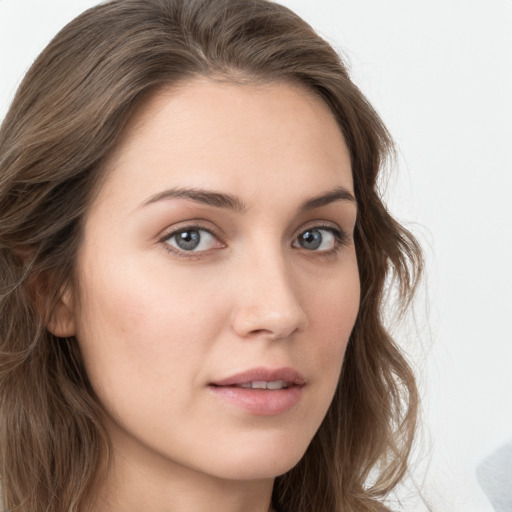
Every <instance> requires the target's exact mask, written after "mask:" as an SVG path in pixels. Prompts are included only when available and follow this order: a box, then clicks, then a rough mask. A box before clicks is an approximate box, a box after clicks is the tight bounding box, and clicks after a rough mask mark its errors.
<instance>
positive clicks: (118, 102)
mask: <svg viewBox="0 0 512 512" xmlns="http://www.w3.org/2000/svg"><path fill="white" fill-rule="evenodd" d="M195 76H206V77H208V76H214V77H221V78H223V79H226V80H232V81H254V80H264V81H287V82H293V83H298V84H301V85H302V86H305V87H307V88H309V90H311V91H312V92H314V93H315V94H317V95H318V96H320V97H321V98H323V100H324V101H325V102H326V104H327V105H328V106H329V107H330V109H331V110H332V112H333V113H334V114H335V116H336V118H337V120H338V122H339V126H340V128H341V130H342V132H343V135H344V137H345V140H346V143H347V145H348V147H349V150H350V155H351V159H352V170H353V178H354V186H355V194H356V197H357V201H358V208H359V212H358V219H357V225H356V232H355V240H356V251H357V257H358V264H359V269H360V280H361V290H362V295H361V303H360V311H359V315H358V318H357V322H356V325H355V328H354V330H353V332H352V335H351V337H350V341H349V344H348V348H347V352H346V355H345V360H344V366H343V371H342V375H341V378H340V382H339V387H338V390H337V392H336V394H335V397H334V400H333V403H332V405H331V407H330V409H329V411H328V413H327V416H326V418H325V420H324V421H323V423H322V425H321V427H320V429H319V431H318V432H317V434H316V435H315V437H314V439H313V441H312V442H311V445H310V446H309V448H308V450H307V452H306V454H305V455H304V457H303V458H302V459H301V461H300V462H299V463H298V464H297V466H295V467H294V468H293V469H291V470H290V471H289V472H287V473H286V474H284V475H282V476H280V477H278V478H277V480H276V483H275V486H274V492H273V505H274V506H275V507H276V508H277V509H279V510H283V511H292V510H293V511H294V512H341V511H344V512H350V511H354V512H355V511H357V512H365V511H376V510H386V509H385V507H384V506H383V499H384V498H385V497H386V495H387V494H388V493H389V492H390V491H391V490H392V489H393V488H394V487H395V486H396V484H397V483H398V482H399V481H400V480H401V479H402V478H403V476H404V473H405V471H406V469H407V460H408V455H409V452H410V449H411V444H412V441H413V435H414V431H415V424H416V416H417V407H418V393H417V389H416V385H415V380H414V376H413V373H412V372H411V369H410V367H409V366H408V364H407V362H406V361H405V359H404V357H403V356H402V354H401V352H400V350H399V349H398V348H397V346H396V344H395V343H394V341H393V339H392V338H391V337H390V335H389V334H388V332H387V331H386V329H385V328H384V326H383V298H384V295H385V292H386V288H387V286H388V283H389V282H390V276H393V277H394V278H395V279H394V282H395V284H396V286H397V289H398V291H399V293H398V295H397V299H396V300H397V301H398V302H399V304H400V305H402V306H404V307H405V306H407V304H408V302H409V301H410V299H411V296H412V293H413V291H414V288H415V285H416V283H417V279H418V275H419V273H420V270H421V261H422V260H421V254H420V249H419V247H418V244H417V243H416V241H415V240H414V238H413V237H412V236H411V235H410V233H409V232H408V231H406V230H405V229H404V228H403V227H402V226H400V224H398V223H397V222H396V221H395V220H394V219H393V218H392V217H391V216H390V214H389V213H388V211H387V209H386V207H385V205H384V204H383V202H382V200H381V198H380V197H379V193H378V182H377V178H378V176H379V173H380V171H381V168H382V166H383V165H384V164H385V162H386V161H387V159H388V157H389V156H390V154H391V153H392V150H393V144H392V140H391V138H390V136H389V134H388V132H387V130H386V128H385V127H384V125H383V124H382V121H381V120H380V118H379V116H378V115H377V113H376V112H375V110H374V109H373V108H372V107H371V105H370V104H369V103H368V102H367V100H366V99H365V98H364V96H363V95H362V94H361V92H360V91H359V90H358V89H357V87H356V86H355V85H354V84H353V83H352V82H351V80H350V78H349V75H348V72H347V69H346V66H345V65H344V63H343V62H342V61H341V60H340V57H339V56H338V55H337V54H336V53H335V51H334V50H333V49H332V48H331V46H329V44H327V43H326V42H325V41H324V40H322V39H321V38H320V37H319V36H318V35H317V34H316V33H315V32H314V31H313V30H312V29H311V28H310V27H309V26H308V25H307V24H306V23H305V22H304V21H303V20H301V19H300V18H299V17H297V16H296V15H295V14H293V13H292V12H291V11H290V10H288V9H287V8H285V7H283V6H280V5H278V4H274V3H271V2H267V1H266V0H113V1H110V2H106V3H103V4H100V5H98V6H96V7H94V8H92V9H90V10H88V11H86V12H85V13H83V14H82V15H81V16H79V17H78V18H76V19H75V20H74V21H72V22H71V23H70V24H69V25H67V26H66V27H65V28H64V29H63V30H62V31H61V32H60V33H59V34H58V35H57V36H56V37H55V39H54V40H53V41H52V42H51V43H50V44H49V46H48V47H47V48H46V49H45V50H44V51H43V53H42V54H41V55H40V56H39V58H38V59H37V60H36V62H35V63H34V64H33V66H32V67H31V69H30V70H29V72H28V73H27V75H26V77H25V79H24V81H23V83H22V84H21V86H20V88H19V90H18V92H17V94H16V96H15V99H14V101H13V103H12V106H11V108H10V110H9V112H8V113H7V116H6V117H5V120H4V122H3V124H2V127H1V129H0V429H1V430H0V457H1V463H0V467H1V481H2V489H3V490H2V496H3V505H4V509H5V510H14V509H16V510H19V511H20V512H22V511H25V512H34V511H39V510H40V511H52V512H64V511H66V512H67V511H75V512H76V511H77V510H82V509H83V507H84V504H85V503H87V496H88V491H90V489H91V486H92V484H93V483H94V480H95V478H98V475H100V474H101V471H102V468H103V465H102V463H103V462H104V461H105V459H106V456H107V455H108V446H109V442H108V438H107V436H106V434H105V432H104V431H103V429H102V426H101V421H100V419H99V418H100V406H99V404H98V401H97V400H96V398H95V396H94V393H93V392H92V390H91V387H90V385H89V382H88V379H87V375H86V372H85V370H84V366H83V363H82V360H81V356H80V353H79V350H78V348H77V343H76V340H74V339H59V338H56V337H55V336H53V335H52V334H51V333H50V332H49V331H48V330H47V329H46V328H45V325H47V322H48V319H49V317H50V315H51V312H52V309H53V308H54V307H55V304H56V302H57V300H58V297H59V292H60V290H61V289H62V287H63V285H64V284H66V283H70V282H73V275H74V273H73V272H74V265H75V259H76V254H77V251H78V249H79V247H80V241H81V234H82V220H83V217H84V214H85V212H86V211H87V208H88V205H89V204H90V202H91V198H92V195H93V194H94V192H95V191H96V190H97V188H98V186H99V183H100V180H101V178H102V174H103V170H102V163H103V162H104V161H105V159H106V157H107V156H108V155H109V154H110V153H111V152H112V150H113V148H114V147H115V146H116V142H117V141H118V140H119V137H120V135H121V134H122V133H123V127H125V126H126V124H127V123H128V121H129V120H130V117H131V114H132V113H133V111H134V110H135V108H136V107H137V106H138V105H139V104H140V103H141V101H143V99H144V98H145V97H146V96H147V94H150V93H151V91H154V90H155V89H156V88H158V87H160V86H163V85H173V84H177V83H178V82H186V81H187V80H188V79H191V78H193V77H195ZM370 477H371V478H370Z"/></svg>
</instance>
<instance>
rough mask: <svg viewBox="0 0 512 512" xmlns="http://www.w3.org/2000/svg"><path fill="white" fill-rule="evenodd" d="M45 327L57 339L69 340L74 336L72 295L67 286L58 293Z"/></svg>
mask: <svg viewBox="0 0 512 512" xmlns="http://www.w3.org/2000/svg"><path fill="white" fill-rule="evenodd" d="M46 327H47V329H48V330H49V331H50V332H51V333H52V334H53V335H55V336H57V337H58V338H69V337H71V336H74V335H75V334H76V316H75V308H74V301H73V294H72V292H71V289H70V287H69V286H65V287H63V288H62V289H61V290H60V291H59V298H58V301H57V303H56V304H55V307H54V308H53V310H52V311H51V312H50V315H49V320H48V323H47V326H46Z"/></svg>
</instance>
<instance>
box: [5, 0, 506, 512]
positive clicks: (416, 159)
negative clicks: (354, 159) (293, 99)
mask: <svg viewBox="0 0 512 512" xmlns="http://www.w3.org/2000/svg"><path fill="white" fill-rule="evenodd" d="M96 3H97V2H96V1H86V0H73V1H69V0H52V1H41V0H0V118H2V117H3V115H4V114H5V112H6V110H7V108H8V105H9V102H10V100H11V99H12V96H13V93H14V91H15V88H16V86H17V84H18V83H19V81H20V79H21V77H22V75H23V74H24V72H25V71H26V70H27V68H28V66H29V65H30V63H31V62H32V61H33V59H34V58H35V56H36V55H37V54H38V53H39V52H40V51H41V50H42V48H43V47H44V46H45V45H46V43H47V42H48V41H49V40H50V38H51V37H52V36H53V35H54V34H55V33H56V32H57V31H58V30H59V29H60V28H61V27H62V26H63V25H64V24H65V23H66V22H67V21H69V20H70V19H71V18H73V17H74V16H75V15H77V14H79V13H80V12H81V11H82V10H84V9H85V8H88V7H90V6H92V5H94V4H96ZM283 3H285V4H286V5H287V6H289V7H291V8H292V9H293V10H295V11H296V12H297V13H298V14H300V15H301V16H302V17H304V18H305V19H306V20H307V21H308V22H309V23H310V24H311V25H312V26H313V27H314V28H315V29H317V31H319V32H320V34H321V35H322V36H323V37H325V38H327V39H328V40H329V41H330V42H331V43H332V44H333V45H334V46H335V47H336V48H337V49H338V50H340V51H341V52H342V53H343V55H344V56H345V58H346V59H347V60H348V62H349V65H350V68H351V71H352V77H353V79H354V81H355V82H356V83H357V84H358V85H359V86H360V88H361V89H362V90H363V92H364V93H365V94H366V95H367V96H368V97H369V99H370V101H371V102H372V103H373V104H374V106H375V107H376V108H377V110H378V111H379V112H380V113H381V115H382V117H383V119H384V121H385V122H386V124H387V125H388V127H389V128H390V130H391V132H392V134H393V136H394V137H395V139H396V141H397V143H398V147H399V154H400V158H399V162H398V165H397V169H396V170H395V174H394V175H393V177H392V179H391V180H390V182H389V184H388V188H387V196H388V197H389V205H390V208H391V210H392V211H393V212H394V213H395V215H396V216H397V217H398V218H399V219H400V220H401V221H402V222H404V223H405V224H406V225H407V226H408V227H409V228H410V229H411V230H412V231H413V232H414V233H415V234H416V235H417V236H418V237H419V238H420V240H421V242H422V243H423V245H424V247H425V252H426V258H427V280H426V281H427V286H426V288H425V289H424V290H423V292H422V294H421V295H420V297H419V301H418V304H417V311H416V314H417V324H416V325H417V329H416V331H411V334H412V336H411V338H410V339H408V340H407V339H405V338H406V337H405V336H404V335H403V334H402V338H403V339H404V340H403V343H404V346H406V347H407V350H408V351H409V352H410V353H411V354H412V356H413V358H414V363H415V366H416V367H417V370H418V372H419V374H420V381H421V385H422V392H423V395H424V406H423V408H424V417H423V423H424V425H425V427H426V428H425V430H426V434H424V437H423V441H422V447H423V458H422V459H421V460H419V462H418V463H417V464H415V465H414V468H413V470H414V473H415V478H416V480H417V481H418V483H419V484H420V486H421V487H422V489H423V493H424V495H425V496H426V498H427V499H428V501H429V502H430V504H431V506H432V509H433V510H434V511H435V512H472V511H475V512H489V511H491V510H492V507H491V506H490V504H489V503H488V502H487V501H486V499H485V497H484V494H483V493H482V491H481V490H480V488H479V486H478V484H477V482H476V478H475V468H476V466H477V465H478V463H479V462H480V461H481V460H482V459H483V458H484V457H485V456H486V455H487V454H489V453H490V452H491V451H493V450H494V449H496V448H497V447H499V446H500V445H502V444H504V443H505V442H506V441H508V440H510V439H511V438H512V327H511V316H512V265H511V262H512V200H511V197H512V0H429V1H428V2H427V1H422V2H420V1H418V0H386V1H383V0H351V1H348V0H317V1H312V0H286V1H284V2H283ZM417 334H419V337H420V338H421V342H419V341H417V337H418V336H417ZM427 465H429V467H428V471H427V473H426V475H424V476H423V474H424V470H425V468H426V466H427ZM511 486H512V483H511ZM405 508H406V510H413V509H414V510H418V511H419V510H423V507H422V506H420V505H408V506H406V507H405Z"/></svg>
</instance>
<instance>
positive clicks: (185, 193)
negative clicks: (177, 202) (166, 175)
mask: <svg viewBox="0 0 512 512" xmlns="http://www.w3.org/2000/svg"><path fill="white" fill-rule="evenodd" d="M176 198H185V199H191V200H192V201H194V202H196V203H201V204H206V205H208V206H214V207H216V208H226V209H228V210H233V211H235V212H244V211H245V210H247V205H246V204H245V203H244V202H243V201H242V200H241V199H239V198H238V197H236V196H233V195H231V194H225V193H223V192H212V191H209V190H203V189H197V188H171V189H168V190H164V191H163V192H159V193H158V194H155V195H154V196H151V197H150V198H149V199H147V200H146V201H144V202H143V203H142V204H141V205H140V208H143V207H144V206H147V205H149V204H152V203H156V202H157V201H162V200H166V199H176Z"/></svg>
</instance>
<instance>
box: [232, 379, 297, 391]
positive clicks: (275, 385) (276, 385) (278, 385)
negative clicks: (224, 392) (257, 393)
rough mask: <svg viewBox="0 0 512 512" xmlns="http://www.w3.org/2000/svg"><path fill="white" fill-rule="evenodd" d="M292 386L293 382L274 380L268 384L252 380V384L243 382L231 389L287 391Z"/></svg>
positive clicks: (263, 381)
mask: <svg viewBox="0 0 512 512" xmlns="http://www.w3.org/2000/svg"><path fill="white" fill-rule="evenodd" d="M293 385H294V384H293V382H286V381H284V380H274V381H270V382H267V381H265V380H254V381H252V382H244V383H243V384H234V385H233V386H231V387H234V388H245V389H287V388H289V387H291V386H293Z"/></svg>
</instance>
